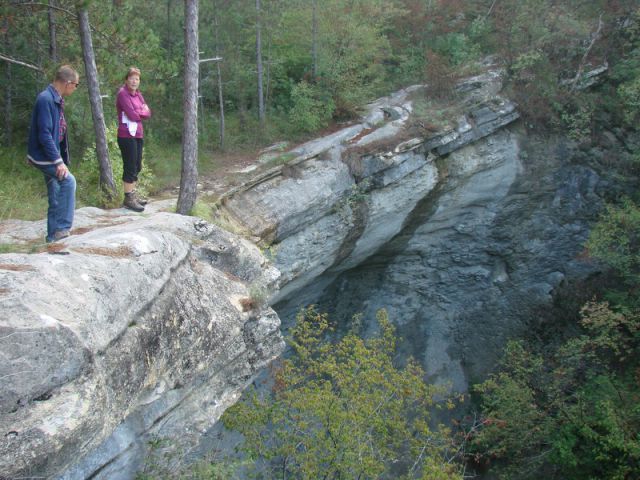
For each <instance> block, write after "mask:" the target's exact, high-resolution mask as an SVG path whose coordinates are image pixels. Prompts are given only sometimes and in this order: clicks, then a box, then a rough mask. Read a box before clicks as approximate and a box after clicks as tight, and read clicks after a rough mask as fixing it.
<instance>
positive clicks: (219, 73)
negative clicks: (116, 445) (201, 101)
mask: <svg viewBox="0 0 640 480" xmlns="http://www.w3.org/2000/svg"><path fill="white" fill-rule="evenodd" d="M217 11H218V9H217V8H216V14H215V15H216V16H215V20H214V24H215V27H216V31H215V42H216V57H220V37H219V35H218V31H219V29H220V22H219V19H218V14H217ZM221 70H222V69H221V68H220V61H217V62H216V73H217V76H218V103H219V105H220V150H224V95H223V93H222V71H221Z"/></svg>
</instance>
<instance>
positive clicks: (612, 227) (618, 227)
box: [587, 199, 640, 286]
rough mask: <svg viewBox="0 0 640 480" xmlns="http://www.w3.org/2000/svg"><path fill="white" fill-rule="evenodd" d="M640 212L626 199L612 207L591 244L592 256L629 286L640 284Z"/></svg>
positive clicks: (591, 238)
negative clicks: (608, 267) (612, 270)
mask: <svg viewBox="0 0 640 480" xmlns="http://www.w3.org/2000/svg"><path fill="white" fill-rule="evenodd" d="M639 234H640V208H638V206H637V205H636V204H634V203H633V202H632V201H631V200H629V199H626V200H624V201H623V202H622V204H621V205H609V206H607V208H606V211H605V213H604V214H603V215H602V217H601V220H600V222H598V223H597V224H596V226H595V228H594V229H593V230H592V232H591V235H590V237H589V240H588V242H587V249H588V251H589V255H591V256H592V257H594V258H597V259H599V260H601V261H603V262H605V263H606V264H608V265H609V266H611V267H612V268H613V269H615V270H616V271H617V272H618V274H620V275H621V276H622V278H623V279H624V280H625V282H626V283H627V285H628V286H635V285H638V283H639V282H640V243H639V242H640V237H639Z"/></svg>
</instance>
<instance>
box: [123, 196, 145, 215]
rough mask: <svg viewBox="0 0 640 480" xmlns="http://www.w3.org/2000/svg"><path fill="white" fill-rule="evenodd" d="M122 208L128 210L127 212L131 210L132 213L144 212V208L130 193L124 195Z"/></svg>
mask: <svg viewBox="0 0 640 480" xmlns="http://www.w3.org/2000/svg"><path fill="white" fill-rule="evenodd" d="M122 206H123V207H124V208H128V209H129V210H133V211H134V212H142V211H144V206H143V205H141V204H140V202H138V200H137V199H136V196H135V194H133V193H130V194H128V195H127V194H125V196H124V202H122Z"/></svg>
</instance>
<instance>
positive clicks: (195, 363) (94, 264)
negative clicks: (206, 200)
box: [0, 209, 283, 479]
mask: <svg viewBox="0 0 640 480" xmlns="http://www.w3.org/2000/svg"><path fill="white" fill-rule="evenodd" d="M118 212H120V213H118ZM122 212H123V211H122V210H116V211H111V212H103V211H101V210H98V209H81V210H79V211H78V223H79V224H81V225H83V227H81V229H80V230H76V232H75V233H81V232H83V233H82V234H76V235H72V236H71V237H69V238H68V239H66V240H65V241H64V243H63V244H62V246H63V247H64V248H63V250H62V251H56V250H50V251H46V250H45V251H43V252H42V253H14V254H5V255H2V256H0V302H1V308H2V319H1V320H0V359H1V361H0V383H1V385H2V388H1V389H0V433H1V434H0V476H2V475H3V476H4V477H9V478H13V477H20V478H24V477H29V478H41V477H42V478H60V479H84V478H104V479H107V478H108V479H117V478H133V477H134V476H135V471H136V468H137V467H139V466H140V462H141V459H143V458H144V456H145V451H146V450H147V448H148V443H149V441H152V440H154V439H166V438H170V439H171V444H172V447H173V448H175V449H176V450H177V451H178V452H179V453H180V454H182V455H183V454H185V453H187V452H188V451H189V450H190V449H191V448H193V447H194V446H196V445H197V443H198V441H199V439H200V436H201V434H202V432H203V431H205V430H206V429H207V428H209V427H210V426H211V425H212V424H214V423H215V421H216V420H217V419H218V418H219V416H220V415H221V414H222V412H223V411H224V410H225V408H226V407H228V406H229V405H231V404H232V403H233V402H235V401H236V399H237V397H238V396H239V395H240V393H241V392H242V390H243V388H244V387H245V385H246V384H247V382H249V381H250V380H251V379H252V378H253V376H254V375H255V374H256V372H257V371H259V370H260V369H261V368H262V367H264V366H265V365H266V364H267V363H268V362H269V361H270V360H272V359H273V358H274V357H276V356H278V355H279V354H280V353H281V351H282V348H283V341H282V338H281V336H280V329H279V326H280V321H279V319H278V316H277V315H276V314H275V312H274V311H273V310H271V309H270V308H269V307H267V306H265V305H264V302H263V301H262V299H261V298H258V297H259V296H257V295H256V294H255V292H262V291H268V290H270V289H273V288H274V285H275V283H276V281H277V278H278V272H277V271H276V270H275V269H274V268H273V267H271V266H269V265H268V264H266V263H265V259H264V257H263V256H262V255H261V254H260V252H259V250H258V249H257V248H256V247H255V246H253V245H252V244H250V243H249V242H247V241H245V240H243V239H241V238H238V237H235V236H233V235H231V234H229V233H227V232H225V231H223V230H221V229H220V228H218V227H215V226H213V225H210V224H207V223H206V222H203V221H202V220H199V219H196V218H193V217H186V216H180V215H176V214H170V213H162V212H159V213H154V214H152V215H150V216H148V217H143V216H135V215H130V214H127V213H122ZM40 223H42V222H40ZM105 224H111V226H105ZM5 227H6V225H5ZM39 227H40V230H43V228H42V225H39ZM30 232H31V233H33V232H34V227H33V225H31V226H30V224H29V223H28V222H25V223H22V224H21V225H17V224H15V223H14V224H13V228H12V229H11V235H12V238H13V239H14V240H22V241H26V240H28V238H29V235H30ZM4 235H6V232H5V233H4ZM56 246H58V245H56Z"/></svg>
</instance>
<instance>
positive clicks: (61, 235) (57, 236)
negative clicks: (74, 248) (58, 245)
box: [53, 230, 71, 242]
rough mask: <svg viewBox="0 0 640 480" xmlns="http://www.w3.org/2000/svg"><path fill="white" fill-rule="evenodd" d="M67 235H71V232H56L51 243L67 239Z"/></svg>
mask: <svg viewBox="0 0 640 480" xmlns="http://www.w3.org/2000/svg"><path fill="white" fill-rule="evenodd" d="M69 235H71V232H69V230H58V231H57V232H56V233H54V234H53V241H54V242H57V241H58V240H62V239H63V238H67V237H68V236H69Z"/></svg>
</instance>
